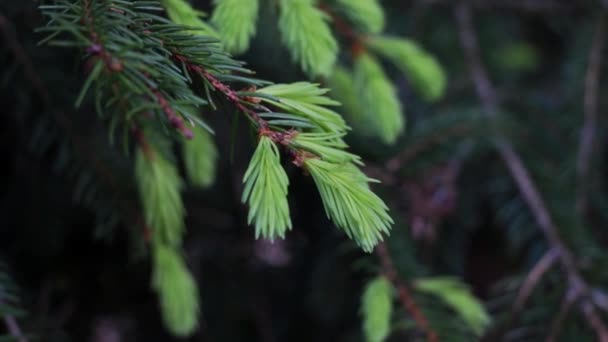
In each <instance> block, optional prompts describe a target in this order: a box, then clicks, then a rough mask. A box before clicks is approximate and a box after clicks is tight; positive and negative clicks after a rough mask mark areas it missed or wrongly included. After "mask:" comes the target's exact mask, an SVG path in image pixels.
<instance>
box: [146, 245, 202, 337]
mask: <svg viewBox="0 0 608 342" xmlns="http://www.w3.org/2000/svg"><path fill="white" fill-rule="evenodd" d="M153 254H154V255H153V258H154V274H153V276H152V288H153V289H154V290H155V291H157V292H158V295H159V297H160V306H161V308H162V313H163V319H164V321H165V324H166V326H167V327H168V328H169V330H170V331H171V332H172V333H173V334H175V335H176V336H181V337H184V336H189V335H191V334H192V333H193V332H194V330H195V329H196V328H197V327H198V319H199V317H198V311H199V297H198V290H197V287H196V282H195V281H194V279H193V278H192V275H190V272H189V271H188V269H187V268H186V265H184V260H183V257H182V256H181V255H178V252H177V250H176V249H175V248H172V247H169V246H165V245H164V244H163V243H158V242H155V243H154V246H153Z"/></svg>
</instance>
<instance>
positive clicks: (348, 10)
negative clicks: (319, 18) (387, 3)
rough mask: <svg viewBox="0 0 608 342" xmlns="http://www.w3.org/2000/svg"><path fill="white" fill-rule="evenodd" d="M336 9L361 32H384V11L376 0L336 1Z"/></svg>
mask: <svg viewBox="0 0 608 342" xmlns="http://www.w3.org/2000/svg"><path fill="white" fill-rule="evenodd" d="M336 7H337V9H338V11H340V12H341V13H343V14H344V16H345V17H346V18H348V19H349V20H350V21H352V23H353V25H354V26H355V27H356V28H357V29H359V30H360V31H361V32H364V33H380V32H382V30H384V10H383V9H382V6H380V3H379V2H378V1H377V0H363V1H360V0H336Z"/></svg>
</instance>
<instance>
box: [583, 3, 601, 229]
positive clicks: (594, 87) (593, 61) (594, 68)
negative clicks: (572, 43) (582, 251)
mask: <svg viewBox="0 0 608 342" xmlns="http://www.w3.org/2000/svg"><path fill="white" fill-rule="evenodd" d="M605 40H606V14H605V13H604V12H602V13H600V14H599V17H598V19H597V23H596V25H595V33H594V34H593V42H592V43H591V48H590V50H589V61H588V63H587V73H586V76H585V95H584V100H583V101H584V102H583V109H584V119H585V121H584V123H583V127H582V128H581V133H580V142H579V146H578V159H577V161H576V172H577V177H578V188H577V198H576V209H577V211H578V212H579V214H580V215H582V217H584V215H585V212H586V210H587V203H588V199H587V194H588V190H589V176H590V174H589V165H590V163H591V157H592V155H593V149H594V145H595V136H596V130H597V127H596V126H597V118H598V92H599V81H600V70H601V67H602V50H603V47H604V44H605Z"/></svg>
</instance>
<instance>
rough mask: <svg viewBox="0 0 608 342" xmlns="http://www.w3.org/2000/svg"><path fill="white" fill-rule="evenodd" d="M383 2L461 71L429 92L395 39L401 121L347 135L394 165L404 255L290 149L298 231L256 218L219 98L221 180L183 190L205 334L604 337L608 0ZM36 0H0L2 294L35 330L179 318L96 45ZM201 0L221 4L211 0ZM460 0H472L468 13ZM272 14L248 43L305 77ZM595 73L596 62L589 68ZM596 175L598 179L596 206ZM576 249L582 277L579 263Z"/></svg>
mask: <svg viewBox="0 0 608 342" xmlns="http://www.w3.org/2000/svg"><path fill="white" fill-rule="evenodd" d="M243 1H244V0H243ZM381 4H382V7H383V8H384V13H385V16H386V18H385V21H386V29H385V32H386V33H388V34H390V35H392V36H399V37H407V38H408V39H411V40H412V41H413V42H416V44H418V45H419V46H421V47H423V48H424V50H425V51H427V52H429V53H430V54H431V55H433V56H434V58H435V59H436V60H437V62H438V63H439V64H440V65H441V66H442V68H443V70H444V71H445V75H446V83H445V84H446V88H445V92H444V94H443V97H441V98H437V99H436V101H428V97H425V96H424V94H422V95H421V94H420V93H419V92H418V91H417V89H416V86H415V85H414V82H415V80H413V79H411V77H410V78H409V79H408V77H405V76H404V74H403V73H401V72H399V65H394V64H390V63H388V62H387V61H386V60H380V62H379V63H382V64H381V65H382V67H383V69H384V71H385V73H386V74H387V76H388V77H389V78H390V79H391V81H392V85H393V86H394V87H395V91H396V92H397V94H398V96H399V99H400V100H401V104H402V107H403V108H402V115H403V118H404V121H405V123H404V126H403V134H401V135H399V136H397V137H395V139H396V140H395V142H394V144H391V145H387V144H385V143H383V141H382V139H378V138H376V137H374V136H370V135H369V134H365V133H364V132H360V133H358V131H357V130H356V129H355V130H354V131H353V132H352V134H350V135H349V136H348V138H347V142H348V143H349V144H350V145H351V147H352V149H353V151H355V152H357V153H359V154H360V155H362V156H363V159H364V161H365V163H366V169H365V170H366V172H367V173H368V175H370V176H371V177H375V178H378V179H380V180H382V181H383V183H382V184H379V185H374V186H373V187H374V190H375V191H376V192H377V193H378V194H379V195H381V197H382V198H383V199H384V200H385V202H386V203H387V204H388V205H389V206H390V208H391V213H392V216H393V218H394V220H395V221H396V223H395V225H394V226H393V229H392V232H391V236H390V237H389V238H388V239H387V240H386V243H385V245H383V248H385V249H386V253H387V254H386V255H390V260H391V262H392V265H391V266H392V268H394V271H395V272H393V273H395V274H390V272H389V274H386V273H385V272H386V265H385V264H383V262H386V260H383V255H384V256H386V255H385V254H382V253H378V254H376V255H374V254H372V255H369V254H365V253H363V252H362V251H361V250H359V249H358V248H356V246H355V244H354V243H352V242H351V241H348V240H347V239H345V236H344V234H343V233H342V232H340V231H339V230H336V229H333V224H332V223H330V222H329V221H328V220H327V219H326V217H325V213H324V211H323V205H322V203H321V200H320V197H319V195H318V194H317V192H316V191H315V189H314V186H313V180H312V178H311V177H308V176H306V175H303V174H302V172H301V171H300V170H299V169H297V168H296V167H295V166H293V165H291V164H289V165H286V166H285V168H286V171H287V173H288V174H289V178H290V180H291V187H290V188H291V193H290V196H289V202H290V209H291V217H292V223H293V226H294V229H293V230H292V231H290V232H288V233H287V235H286V239H285V240H277V241H275V242H274V243H270V242H267V241H264V240H255V239H254V232H253V229H252V228H251V227H249V226H248V225H247V212H246V207H244V206H243V205H242V204H241V190H242V185H241V180H242V175H243V173H244V172H245V170H246V168H247V164H248V161H249V159H250V156H251V154H252V153H253V149H254V144H253V143H252V142H253V141H254V137H253V135H252V134H251V132H250V131H249V130H248V129H247V123H246V122H245V120H243V119H240V120H238V119H235V117H233V116H232V113H231V112H230V111H231V109H230V108H226V110H224V111H225V112H226V114H227V115H210V116H208V118H209V119H208V120H209V121H210V123H211V124H212V125H213V127H214V129H215V131H216V132H222V133H220V134H216V135H215V137H214V139H215V141H216V144H217V149H218V151H217V156H219V157H218V164H217V175H218V177H217V179H216V182H215V184H214V185H213V186H212V187H210V188H209V189H206V190H200V189H196V188H193V187H187V188H186V189H185V191H184V201H185V206H186V210H187V213H188V214H187V222H186V225H187V227H188V229H187V237H186V238H185V242H184V250H185V255H186V259H187V263H188V266H189V268H190V270H191V271H192V273H193V274H194V276H195V278H196V281H197V284H198V286H199V289H200V297H201V304H200V307H201V312H202V314H201V319H200V329H199V331H198V332H197V333H196V334H195V335H193V336H192V337H190V338H189V339H188V340H191V341H222V342H230V341H264V342H272V341H290V342H297V341H364V340H367V341H382V340H387V341H404V340H408V341H409V340H412V341H417V340H431V338H430V337H429V334H428V333H427V332H428V331H427V330H432V331H433V332H434V333H436V334H438V336H439V340H445V341H472V340H479V339H482V340H483V339H485V340H487V341H499V340H500V341H503V340H504V341H539V340H545V339H547V338H548V337H552V338H555V340H560V341H592V340H601V338H602V336H603V338H606V336H608V335H602V327H601V325H602V320H604V321H605V318H606V317H605V316H606V309H607V308H608V297H604V292H603V291H604V290H608V289H607V288H606V287H608V272H606V269H608V268H607V267H606V266H607V265H608V254H607V253H606V251H605V250H604V248H605V245H606V243H608V234H607V233H606V230H605V226H606V224H607V223H608V215H607V213H608V197H606V195H607V190H608V189H607V188H606V130H605V127H606V120H605V115H604V114H603V113H604V111H605V109H606V108H607V105H608V103H606V102H607V99H608V98H607V97H605V96H603V94H604V91H605V89H606V87H605V86H606V79H607V78H606V72H607V71H608V70H606V65H607V64H608V63H600V64H599V65H600V66H599V67H597V68H595V69H592V70H591V71H589V70H588V69H589V64H590V62H589V61H590V57H589V56H590V52H593V46H594V37H598V35H599V37H600V39H599V41H600V44H599V46H600V47H599V48H596V50H598V49H599V50H600V55H601V49H602V47H603V45H605V42H604V41H605V35H604V36H603V38H602V35H601V32H600V33H599V34H598V31H603V30H605V28H604V27H603V26H605V24H604V23H603V21H604V15H605V14H604V11H605V7H603V4H601V3H599V2H596V1H591V0H589V1H565V0H564V1H560V0H514V1H508V2H503V1H494V0H487V1H469V2H466V5H462V4H460V3H459V2H458V1H442V0H419V1H418V0H410V1H396V0H384V1H382V2H381ZM36 6H37V3H34V2H29V1H27V2H26V1H16V0H4V1H2V2H1V3H0V46H1V48H0V65H1V67H0V89H1V94H2V96H1V97H0V104H1V106H0V108H2V112H3V123H2V125H0V132H1V133H0V149H1V152H0V156H1V158H2V159H3V161H2V164H1V165H3V166H4V167H3V169H4V177H2V178H1V180H0V182H1V184H0V188H2V189H3V190H2V191H1V192H0V215H1V220H2V221H1V224H0V260H1V261H2V264H0V314H2V315H4V317H5V318H7V317H8V318H11V319H13V318H16V319H17V320H18V321H19V323H20V329H21V330H23V331H25V332H27V333H28V337H30V338H31V339H33V340H35V339H38V340H42V341H170V340H173V339H174V338H173V337H171V336H170V334H168V333H167V332H166V331H165V329H164V328H163V325H162V324H161V318H160V315H159V309H158V304H157V300H156V297H155V296H154V294H153V292H152V291H151V290H150V288H149V281H150V265H149V264H148V263H147V262H146V261H145V259H143V260H142V259H141V258H138V257H137V256H138V253H140V250H139V249H137V248H133V245H132V241H133V240H132V239H131V238H130V236H131V235H133V234H138V232H136V231H134V229H133V227H132V225H130V224H128V223H124V222H123V223H118V222H120V220H119V218H118V216H119V213H117V212H116V210H115V207H116V206H115V204H116V203H118V204H119V205H118V207H120V208H121V210H123V211H126V212H129V211H130V210H132V208H133V203H136V202H137V200H138V199H137V191H136V189H135V187H134V180H133V177H134V176H133V169H132V165H131V164H130V162H129V160H128V159H127V158H126V157H125V155H124V154H123V152H122V151H120V150H116V149H114V148H112V147H110V146H109V145H108V143H107V134H106V132H105V130H104V129H103V127H102V124H101V123H99V122H97V121H96V120H91V119H90V118H91V115H93V114H92V113H93V112H94V109H93V104H85V105H83V106H82V107H81V108H80V109H78V110H74V109H73V102H74V98H75V97H76V95H77V94H78V93H79V91H80V87H81V85H82V83H83V82H84V79H85V76H84V75H83V73H82V72H79V67H80V64H81V61H80V60H79V59H78V56H77V55H76V54H74V53H72V52H70V51H69V50H65V49H57V48H53V47H48V46H37V42H38V41H39V40H40V39H41V38H42V35H41V34H36V33H34V30H35V29H36V28H37V27H40V26H41V25H43V24H44V21H43V19H42V17H41V15H40V13H39V10H38V9H37V8H36ZM193 6H195V7H196V8H198V9H201V10H202V11H204V12H207V13H211V12H212V8H213V5H212V3H211V1H194V2H193ZM459 6H466V9H465V10H466V13H465V14H464V15H463V12H462V11H463V8H462V7H459ZM459 11H460V12H459ZM467 14H469V15H471V16H472V18H469V19H472V20H471V21H467ZM259 16H260V17H259V19H258V25H257V34H256V35H255V36H254V38H253V40H252V41H251V42H250V45H249V50H247V52H245V53H244V54H243V55H240V56H239V58H240V59H241V60H244V61H246V62H247V63H248V64H247V65H248V68H250V69H251V70H255V71H256V72H257V76H259V77H260V78H262V79H267V80H272V81H273V82H277V83H279V82H294V81H298V80H305V79H309V75H308V74H307V73H305V72H303V71H302V70H301V68H300V65H298V64H297V63H294V62H292V58H291V55H290V51H288V49H287V48H286V47H285V46H284V45H283V44H281V43H280V42H281V37H280V33H279V31H278V28H277V27H278V26H277V24H276V23H277V22H278V18H277V16H278V13H277V11H276V10H273V9H272V8H270V7H269V8H265V7H264V6H261V10H260V12H259ZM467 22H468V23H472V27H471V29H472V30H473V33H474V35H475V37H477V39H478V41H477V43H478V46H479V51H478V52H479V56H478V57H480V61H481V63H482V64H483V65H482V67H485V69H486V70H487V74H488V76H489V79H490V80H491V82H492V83H493V85H494V86H495V90H496V94H495V95H496V102H497V103H499V107H498V108H496V113H495V114H494V117H493V118H489V117H488V116H487V115H486V114H487V112H488V106H487V102H488V100H487V98H484V95H483V94H481V96H480V94H479V93H478V92H476V86H477V85H476V82H478V81H479V80H476V79H475V77H472V73H471V66H472V67H473V69H475V68H476V67H479V65H476V63H478V61H475V60H474V59H473V60H472V59H471V58H470V57H471V55H470V54H469V53H470V51H468V52H467V51H465V49H463V44H462V40H463V36H462V35H463V32H464V34H465V35H466V29H467V28H466V24H467ZM463 24H464V26H463ZM336 37H340V35H338V34H336ZM340 39H341V38H340ZM596 40H597V39H596ZM596 45H597V44H596ZM465 47H466V46H465ZM340 51H341V52H340V54H339V61H340V62H339V63H341V65H346V66H352V65H353V64H354V63H355V61H354V60H353V54H351V53H350V50H349V46H348V43H347V42H344V41H342V40H340ZM28 60H29V62H26V61H28ZM589 73H591V74H596V75H597V77H598V80H597V84H593V81H591V83H592V84H591V86H589V85H587V86H586V82H587V83H589V77H590V76H588V74H589ZM313 79H314V80H317V81H320V82H327V84H328V85H329V86H331V84H332V82H331V81H332V80H331V78H330V79H329V80H325V79H324V78H317V77H316V76H314V77H313ZM586 79H587V81H586ZM590 88H596V91H597V95H595V97H594V98H592V99H591V100H587V101H595V102H596V103H597V108H598V109H597V112H598V113H599V114H597V115H596V116H597V117H596V119H595V121H594V124H593V125H592V129H593V130H595V134H596V135H595V139H594V141H595V145H594V148H593V150H592V154H591V158H590V161H589V166H588V169H589V171H588V172H587V174H586V175H585V177H583V178H582V179H580V177H577V158H579V154H580V151H579V145H580V138H581V129H582V127H583V126H584V120H585V118H586V117H587V116H588V115H589V114H588V113H589V110H590V109H589V107H588V105H585V102H584V101H585V99H586V98H588V97H589V96H590V95H589V92H593V90H590ZM477 90H478V91H479V89H477ZM431 97H432V96H431ZM592 97H593V96H592ZM372 100H373V99H372ZM343 102H344V103H345V104H346V102H347V101H343ZM484 102H485V103H486V104H485V105H484ZM490 102H491V101H490ZM219 105H220V106H223V104H222V103H220V104H219ZM491 106H492V105H491ZM491 106H490V107H491ZM591 110H593V109H591ZM345 116H346V118H347V120H352V118H350V119H349V117H348V115H347V114H346V113H345ZM352 124H353V126H354V127H355V128H356V124H355V123H354V122H353V123H352ZM498 136H501V137H503V138H504V139H505V140H506V141H508V142H509V143H510V144H511V145H512V146H513V148H514V150H515V151H516V153H517V154H518V155H519V157H521V159H522V160H523V163H524V165H525V167H526V168H527V169H528V171H529V172H530V175H531V178H532V180H533V181H534V182H535V183H536V185H537V187H538V189H539V191H540V193H541V195H542V198H543V200H544V203H545V204H546V206H547V208H548V211H549V213H550V214H551V216H552V218H553V221H554V226H555V227H557V233H558V236H559V241H561V242H562V243H563V246H565V250H568V251H570V253H571V255H572V256H573V260H574V261H575V263H574V265H572V266H564V265H560V264H561V261H560V260H562V256H563V253H564V251H563V250H562V249H559V248H558V250H556V249H555V244H554V242H552V241H551V239H549V240H548V239H547V234H543V230H542V229H539V223H538V221H537V217H535V215H534V212H533V211H531V210H530V208H529V206H528V204H527V201H526V197H525V196H522V192H521V191H520V190H521V189H520V188H518V186H517V183H516V182H515V181H514V178H513V177H512V174H511V173H510V172H509V168H508V167H507V166H505V163H504V161H503V160H502V159H501V154H500V151H499V149H497V148H496V147H495V144H494V142H495V138H496V137H498ZM389 140H390V139H389ZM183 171H185V172H187V170H183ZM200 182H206V180H204V179H202V180H200ZM581 189H583V190H581ZM581 191H582V192H583V193H585V195H584V196H583V197H586V198H587V200H586V202H587V203H586V205H585V206H584V210H582V211H581V210H580V209H577V208H579V207H578V206H577V198H579V199H580V197H581V195H580V192H581ZM111 203H112V204H111ZM541 225H542V224H541ZM541 228H542V227H541ZM571 267H574V269H576V272H578V274H580V275H581V277H582V279H584V286H583V287H577V286H578V285H580V284H578V283H575V281H574V282H573V277H572V274H571V273H572V272H571ZM381 270H384V272H381ZM380 273H382V274H384V275H380V276H379V274H380ZM385 276H386V277H387V278H389V280H390V281H394V279H395V278H397V279H399V282H401V283H402V285H403V286H405V287H407V288H409V289H410V293H411V294H412V296H413V299H414V301H415V303H416V307H417V309H418V310H421V312H420V314H421V315H423V316H424V317H425V318H426V320H428V325H429V326H428V327H426V328H425V327H421V326H420V322H419V321H418V320H416V318H415V317H413V316H415V315H412V310H411V308H408V307H407V305H402V301H401V293H400V289H399V287H398V286H396V287H394V288H393V287H391V286H386V282H387V280H386V279H385V278H384V277H385ZM378 277H379V278H378ZM574 278H576V277H574ZM4 279H6V281H5V280H4ZM9 279H10V281H9ZM465 285H466V286H465ZM15 293H18V295H16V294H15ZM473 295H474V296H473ZM17 298H19V301H16V299H17ZM9 303H10V305H9ZM17 303H18V304H17ZM386 303H392V304H386ZM387 305H388V307H387ZM589 306H591V307H593V308H595V310H593V312H594V315H592V316H590V315H589V312H590V311H589ZM391 307H392V309H391ZM414 311H415V310H414ZM594 317H596V318H598V319H599V320H600V322H599V323H597V322H594ZM374 319H375V321H374ZM387 320H389V321H390V322H389V323H388V324H387ZM5 322H6V323H7V324H6V325H5V326H6V333H7V334H8V333H9V332H10V331H11V329H10V326H11V325H10V324H9V322H8V321H7V320H6V319H5ZM598 324H599V325H598ZM4 328H5V327H4V326H2V327H1V328H0V331H2V330H1V329H4ZM116 338H119V339H116Z"/></svg>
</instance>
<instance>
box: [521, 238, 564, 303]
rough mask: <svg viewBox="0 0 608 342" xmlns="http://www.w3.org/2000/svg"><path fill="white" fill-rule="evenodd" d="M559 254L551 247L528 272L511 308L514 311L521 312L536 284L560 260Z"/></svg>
mask: <svg viewBox="0 0 608 342" xmlns="http://www.w3.org/2000/svg"><path fill="white" fill-rule="evenodd" d="M558 257H559V255H558V254H557V251H556V250H554V249H550V250H548V251H547V253H545V255H544V256H543V257H542V258H541V259H540V260H539V261H538V262H537V263H536V265H534V267H533V268H532V270H531V271H530V272H529V273H528V276H527V277H526V280H525V281H524V282H523V284H522V286H521V287H520V288H519V292H518V293H517V297H516V299H515V304H513V309H512V310H511V311H512V312H513V313H516V312H519V311H520V310H521V309H522V308H523V306H524V304H525V303H526V301H527V300H528V298H529V297H530V295H531V294H532V291H533V290H534V288H536V285H538V283H539V282H540V280H541V279H542V277H543V276H544V275H545V273H547V271H549V270H550V269H551V267H552V266H553V265H554V264H555V262H556V261H557V260H558Z"/></svg>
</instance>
